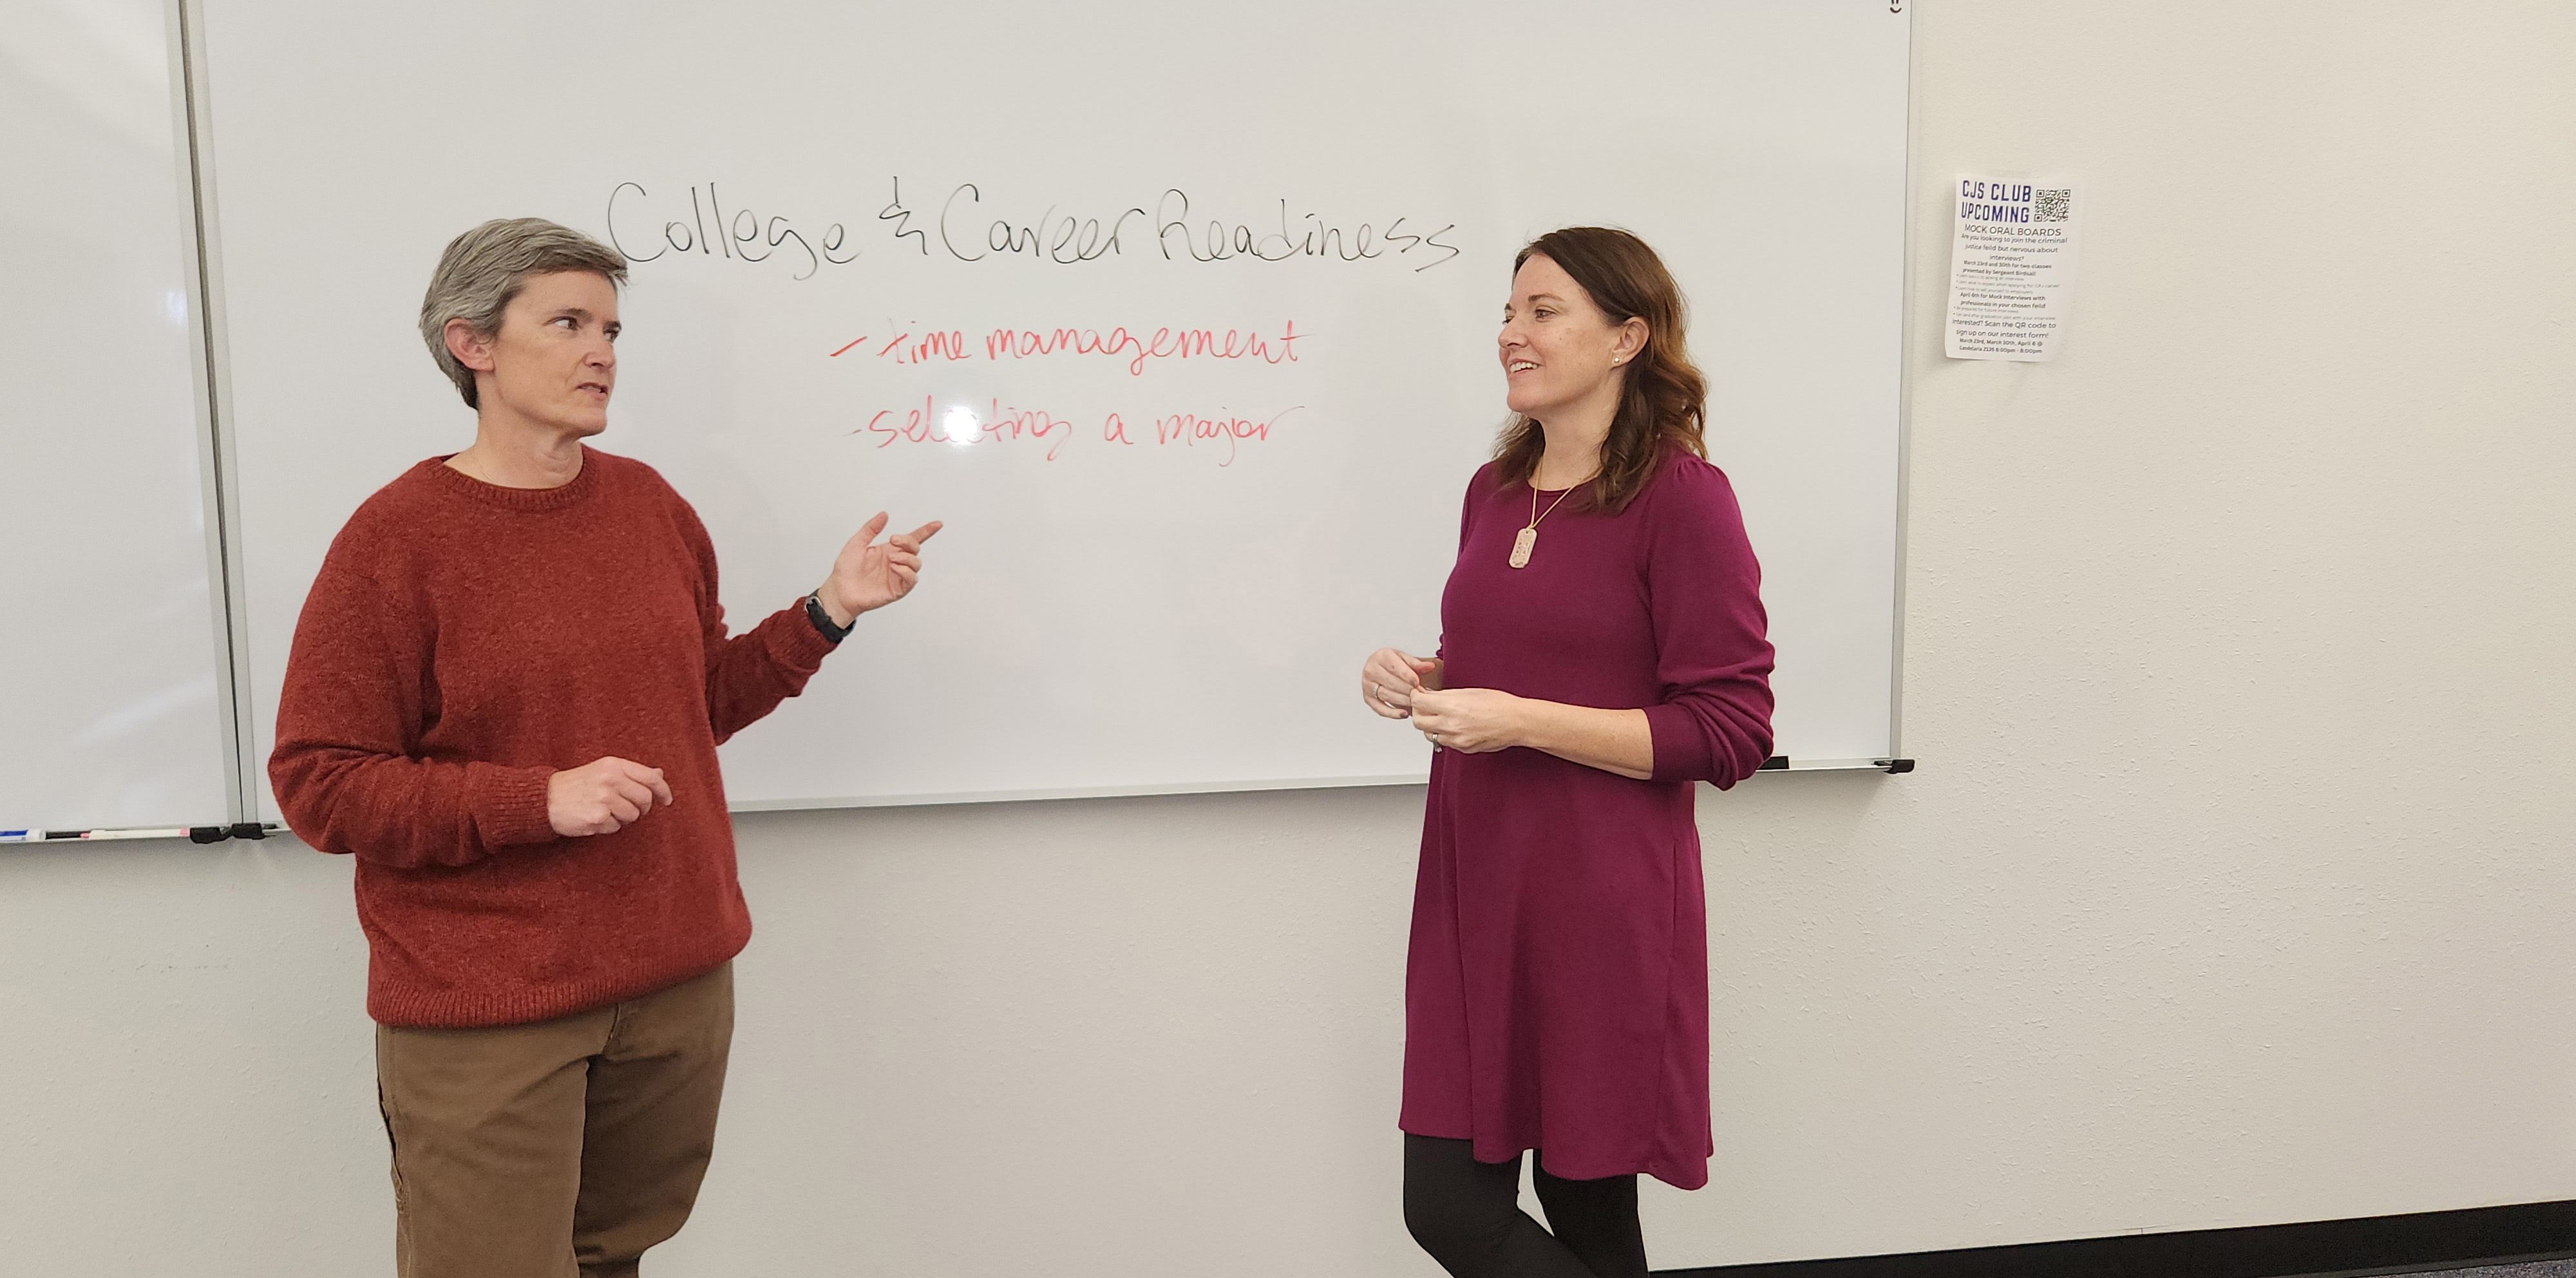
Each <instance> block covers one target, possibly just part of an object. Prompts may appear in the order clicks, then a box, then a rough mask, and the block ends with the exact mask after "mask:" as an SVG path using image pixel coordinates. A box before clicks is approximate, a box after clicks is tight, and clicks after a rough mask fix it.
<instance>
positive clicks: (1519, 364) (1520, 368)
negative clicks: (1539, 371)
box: [1503, 359, 1538, 374]
mask: <svg viewBox="0 0 2576 1278" xmlns="http://www.w3.org/2000/svg"><path fill="white" fill-rule="evenodd" d="M1536 367H1538V365H1537V364H1535V363H1532V362H1531V361H1529V360H1525V359H1516V360H1513V361H1512V362H1511V363H1508V364H1505V365H1503V371H1504V372H1505V373H1507V374H1508V373H1526V372H1528V371H1530V370H1531V369H1533V368H1536Z"/></svg>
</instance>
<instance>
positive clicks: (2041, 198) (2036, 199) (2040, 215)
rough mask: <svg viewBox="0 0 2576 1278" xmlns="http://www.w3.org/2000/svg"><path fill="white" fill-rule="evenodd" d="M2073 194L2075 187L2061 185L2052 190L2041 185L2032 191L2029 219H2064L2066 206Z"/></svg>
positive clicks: (2060, 220) (2040, 220) (2055, 220)
mask: <svg viewBox="0 0 2576 1278" xmlns="http://www.w3.org/2000/svg"><path fill="white" fill-rule="evenodd" d="M2074 194H2075V188H2073V187H2062V188H2060V189H2058V190H2054V191H2052V190H2049V189H2048V188H2046V187H2041V188H2040V189H2039V190H2037V191H2035V192H2033V193H2032V196H2031V203H2030V220H2031V221H2034V222H2063V221H2065V220H2066V206H2067V204H2068V203H2069V202H2070V201H2071V199H2072V197H2073V196H2074Z"/></svg>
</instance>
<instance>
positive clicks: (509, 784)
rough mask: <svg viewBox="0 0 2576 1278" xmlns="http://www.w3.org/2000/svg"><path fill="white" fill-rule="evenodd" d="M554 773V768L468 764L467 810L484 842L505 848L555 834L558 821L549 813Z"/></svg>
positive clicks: (487, 845) (541, 841)
mask: <svg viewBox="0 0 2576 1278" xmlns="http://www.w3.org/2000/svg"><path fill="white" fill-rule="evenodd" d="M554 775H555V774H554V770H553V769H552V768H505V767H502V766H501V765H499V764H496V763H469V764H466V765H465V804H466V811H467V812H468V813H470V814H472V816H473V818H474V832H475V834H476V835H478V836H479V837H481V839H482V840H483V846H485V847H487V848H504V847H511V846H514V845H518V844H526V843H543V842H545V841H547V840H548V839H551V838H554V837H555V827H554V822H553V821H552V820H550V819H548V817H547V815H546V806H547V805H546V798H547V783H548V782H549V781H552V780H553V779H554Z"/></svg>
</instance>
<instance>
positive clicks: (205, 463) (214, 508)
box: [163, 0, 267, 825]
mask: <svg viewBox="0 0 2576 1278" xmlns="http://www.w3.org/2000/svg"><path fill="white" fill-rule="evenodd" d="M199 7H200V6H199V0H167V2H166V3H165V5H164V6H163V12H164V15H165V18H164V22H165V25H166V28H167V30H168V31H169V38H170V54H171V73H172V75H173V77H174V78H173V81H172V84H171V94H170V97H171V103H172V109H173V111H174V112H175V113H176V115H177V120H176V121H175V126H176V127H177V128H178V129H179V142H180V154H181V155H182V156H184V157H185V158H186V160H187V169H186V171H185V173H184V174H183V178H184V180H185V181H186V183H187V192H186V196H187V208H188V211H189V224H190V228H191V230H192V231H193V232H194V233H193V234H191V235H189V236H186V237H184V238H183V239H182V241H181V243H182V252H183V254H184V257H183V259H182V260H183V262H184V264H185V267H186V271H187V276H188V281H187V284H188V292H189V297H188V303H189V306H188V312H189V313H188V337H189V341H190V343H191V344H192V345H193V346H194V347H195V349H196V352H197V358H198V360H199V366H198V370H197V379H196V381H197V385H196V401H197V465H198V479H199V482H200V483H201V484H202V485H204V497H203V501H204V503H205V512H206V542H207V545H206V561H207V572H208V574H209V575H208V578H207V581H208V584H209V586H210V587H211V589H210V591H209V594H210V595H211V596H212V601H213V604H214V607H213V609H212V611H213V613H214V620H215V634H214V644H215V673H216V677H217V678H218V679H220V680H221V681H222V683H223V694H222V695H221V696H219V697H217V698H216V715H217V721H218V722H219V723H221V724H222V725H223V733H224V737H225V740H226V742H227V745H226V748H225V751H224V754H225V764H226V766H225V768H224V784H225V790H226V792H227V793H226V800H227V807H228V809H229V811H228V813H227V815H226V817H225V820H226V821H227V823H229V824H233V825H240V824H243V823H246V822H258V821H260V820H261V819H262V815H263V814H262V812H261V809H262V808H263V807H264V806H265V803H264V799H263V796H264V795H265V794H266V792H267V791H266V787H264V786H261V785H260V784H258V781H257V776H256V769H257V766H258V763H257V758H258V749H257V746H256V744H255V742H256V740H257V738H256V736H255V732H254V728H253V725H252V723H251V697H250V663H249V662H248V661H246V660H244V656H245V655H246V654H247V653H248V652H249V651H250V647H249V645H250V627H249V618H248V613H247V610H246V608H245V607H244V600H243V597H242V567H243V566H242V563H241V560H240V547H241V545H242V530H241V498H240V495H239V491H238V488H237V486H236V485H235V483H234V482H233V472H234V469H235V468H234V465H233V459H234V453H233V447H232V416H233V415H232V378H231V374H230V371H229V370H230V368H231V366H232V352H231V349H230V346H229V345H228V343H227V342H226V340H225V331H224V330H225V326H224V309H223V253H222V244H223V238H222V236H221V234H220V233H219V228H218V226H217V224H216V220H215V175H214V135H213V127H212V121H211V120H210V119H209V115H210V109H209V105H208V104H209V101H210V99H209V96H208V94H207V90H206V78H205V66H206V58H205V49H204V43H203V39H202V37H201V36H200V35H199V33H200V32H201V31H203V30H204V25H203V15H202V14H201V13H200V11H199Z"/></svg>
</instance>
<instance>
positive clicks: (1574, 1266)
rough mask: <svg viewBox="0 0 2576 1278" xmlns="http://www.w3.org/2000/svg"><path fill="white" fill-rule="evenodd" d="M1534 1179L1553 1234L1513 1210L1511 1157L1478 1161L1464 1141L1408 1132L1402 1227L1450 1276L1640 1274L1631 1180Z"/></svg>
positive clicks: (1642, 1256) (1630, 1277)
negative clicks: (1487, 1161)
mask: <svg viewBox="0 0 2576 1278" xmlns="http://www.w3.org/2000/svg"><path fill="white" fill-rule="evenodd" d="M1536 1179H1537V1182H1538V1201H1539V1205H1540V1206H1542V1207H1544V1208H1546V1209H1547V1223H1548V1224H1549V1225H1552V1226H1555V1228H1556V1232H1555V1233H1554V1234H1553V1235H1551V1234H1549V1233H1548V1231H1547V1230H1546V1229H1544V1228H1541V1227H1540V1225H1539V1223H1538V1222H1537V1221H1535V1220H1532V1219H1530V1218H1529V1214H1528V1213H1526V1212H1524V1211H1522V1210H1521V1209H1520V1196H1521V1160H1520V1156H1519V1155H1514V1156H1513V1157H1512V1160H1511V1161H1510V1162H1507V1163H1480V1162H1477V1161H1476V1154H1475V1146H1474V1145H1473V1143H1471V1142H1469V1141H1463V1140H1448V1139H1444V1138H1441V1137H1438V1136H1416V1135H1413V1134H1412V1133H1410V1132H1408V1133H1406V1134H1405V1137H1404V1227H1405V1228H1407V1229H1410V1230H1412V1231H1413V1240H1414V1241H1415V1242H1418V1243H1420V1244H1422V1249H1423V1250H1424V1251H1427V1252H1430V1253H1431V1258H1432V1259H1433V1260H1437V1261H1439V1262H1440V1267H1441V1268H1443V1269H1446V1270H1448V1271H1449V1272H1450V1273H1451V1274H1454V1275H1456V1278H1646V1240H1645V1236H1644V1235H1643V1234H1642V1233H1641V1232H1639V1230H1638V1228H1637V1178H1636V1177H1635V1176H1605V1177H1602V1178H1601V1179H1599V1180H1561V1179H1559V1178H1557V1177H1555V1176H1550V1175H1548V1174H1547V1169H1546V1168H1545V1167H1541V1168H1539V1169H1538V1174H1537V1176H1536Z"/></svg>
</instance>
